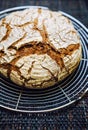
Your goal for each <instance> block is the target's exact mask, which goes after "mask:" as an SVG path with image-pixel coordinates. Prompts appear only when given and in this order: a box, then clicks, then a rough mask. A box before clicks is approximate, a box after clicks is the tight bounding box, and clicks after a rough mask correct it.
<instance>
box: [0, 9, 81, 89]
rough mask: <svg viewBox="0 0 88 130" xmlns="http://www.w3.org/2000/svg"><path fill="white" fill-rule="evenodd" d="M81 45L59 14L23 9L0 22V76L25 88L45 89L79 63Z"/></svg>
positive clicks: (65, 20) (72, 30) (74, 31)
mask: <svg viewBox="0 0 88 130" xmlns="http://www.w3.org/2000/svg"><path fill="white" fill-rule="evenodd" d="M80 43H81V41H80V38H79V36H78V33H77V31H76V30H75V29H74V26H73V24H72V22H71V21H70V20H69V19H68V18H66V17H65V16H63V15H62V14H61V13H60V12H53V11H50V10H43V9H40V8H39V9H26V10H23V11H17V12H13V13H11V14H9V15H8V16H6V17H5V18H3V19H2V20H1V21H0V73H1V74H3V75H4V76H5V77H7V78H9V79H10V80H11V81H13V82H14V83H16V84H18V85H20V86H25V87H28V88H47V87H50V86H53V85H55V84H56V83H58V82H59V81H61V80H63V79H64V78H65V77H67V76H68V75H70V74H71V73H72V72H73V71H74V70H75V69H76V68H77V66H78V65H79V62H80V60H81V54H82V52H81V44H80Z"/></svg>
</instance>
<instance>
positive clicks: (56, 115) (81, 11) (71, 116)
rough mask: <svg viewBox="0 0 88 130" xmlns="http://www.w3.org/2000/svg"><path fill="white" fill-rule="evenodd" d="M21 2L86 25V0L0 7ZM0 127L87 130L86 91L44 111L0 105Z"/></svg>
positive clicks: (1, 0) (5, 1)
mask: <svg viewBox="0 0 88 130" xmlns="http://www.w3.org/2000/svg"><path fill="white" fill-rule="evenodd" d="M24 5H37V6H38V5H39V6H47V7H48V8H50V9H52V10H61V11H64V12H66V13H68V14H70V15H72V16H74V17H75V18H77V19H78V20H80V21H81V22H82V23H83V24H84V25H85V26H86V27H88V2H87V1H86V0H15V1H14V0H0V10H4V9H7V8H11V7H15V6H24ZM0 130H88V94H87V95H86V96H85V97H84V98H83V99H82V100H81V101H79V102H78V103H76V104H74V105H72V106H71V107H69V108H67V109H63V110H61V111H58V110H57V111H53V112H48V113H43V114H30V113H17V112H12V111H9V110H6V109H2V108H0Z"/></svg>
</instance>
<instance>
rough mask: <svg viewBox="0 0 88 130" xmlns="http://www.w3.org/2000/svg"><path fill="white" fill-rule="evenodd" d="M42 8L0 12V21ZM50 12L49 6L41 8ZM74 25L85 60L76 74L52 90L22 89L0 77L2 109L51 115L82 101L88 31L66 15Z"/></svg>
mask: <svg viewBox="0 0 88 130" xmlns="http://www.w3.org/2000/svg"><path fill="white" fill-rule="evenodd" d="M38 7H39V6H21V7H15V8H10V9H7V10H4V11H1V12H0V19H1V18H3V17H5V16H6V15H8V14H9V13H11V12H13V11H18V10H23V9H26V8H38ZM41 8H43V9H48V8H47V7H41ZM62 14H63V15H64V16H66V17H68V18H69V19H70V20H71V21H72V22H73V24H74V27H75V29H76V30H77V31H78V32H79V35H80V37H81V41H82V59H81V62H80V65H79V66H78V68H77V69H76V71H75V72H74V73H72V74H71V75H70V76H69V77H67V78H66V79H65V80H64V81H62V82H60V83H59V85H55V86H53V87H51V88H48V89H41V90H32V89H26V88H21V87H19V86H17V85H16V84H14V83H12V82H11V81H9V80H8V79H5V78H4V77H2V76H0V106H1V107H3V108H6V109H9V110H14V111H19V112H30V113H37V112H48V111H53V110H57V109H61V108H64V107H66V106H69V105H70V104H72V103H74V102H76V101H78V100H80V99H81V98H82V97H83V96H84V94H85V93H86V92H87V91H88V81H87V78H88V77H87V73H88V55H87V46H88V39H87V38H88V30H87V28H86V27H85V26H84V25H83V24H82V23H81V22H79V21H78V20H77V19H75V18H74V17H72V16H70V15H68V14H66V13H64V12H62Z"/></svg>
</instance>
